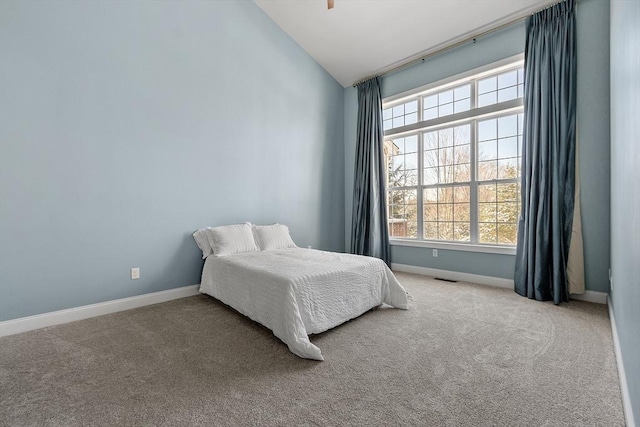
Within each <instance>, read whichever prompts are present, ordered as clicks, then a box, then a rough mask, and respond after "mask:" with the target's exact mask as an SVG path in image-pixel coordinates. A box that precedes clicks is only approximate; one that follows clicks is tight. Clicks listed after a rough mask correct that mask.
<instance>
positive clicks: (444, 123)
mask: <svg viewBox="0 0 640 427" xmlns="http://www.w3.org/2000/svg"><path fill="white" fill-rule="evenodd" d="M523 64H524V55H523V54H519V55H514V56H512V57H509V58H505V59H503V60H500V61H496V62H493V63H491V64H487V65H485V66H482V67H478V68H475V69H473V70H470V71H467V72H464V73H461V74H457V75H455V76H451V77H449V78H445V79H442V80H439V81H436V82H433V83H430V84H428V85H424V86H421V87H418V88H415V89H412V90H409V91H406V92H403V93H400V94H397V95H394V96H390V97H387V98H385V99H383V110H384V109H387V108H393V107H395V106H398V105H402V104H404V103H407V102H410V101H412V100H414V99H416V100H417V101H418V105H417V107H418V108H417V112H418V113H419V114H418V118H419V119H422V118H423V114H424V99H425V97H427V96H430V95H433V94H436V93H439V92H442V91H446V90H447V89H454V88H457V87H459V86H461V85H464V84H468V83H471V94H470V108H469V110H467V111H462V112H459V113H453V114H449V115H446V116H443V117H437V118H433V119H427V120H419V121H417V122H416V123H413V124H410V125H404V126H400V127H397V128H391V129H387V130H385V131H384V140H385V141H387V140H389V139H391V138H394V137H395V138H401V137H407V136H412V135H416V136H417V137H418V147H417V151H418V152H417V156H418V159H417V167H418V176H417V184H416V185H410V186H403V187H389V188H387V191H386V193H385V201H386V203H387V207H388V206H389V202H388V197H389V192H390V191H393V190H415V191H416V196H417V197H416V198H417V200H416V206H417V218H416V222H417V231H416V237H415V238H413V237H411V238H403V237H392V236H389V240H390V243H391V244H392V245H397V246H409V247H428V248H434V249H447V250H461V251H469V252H485V253H496V254H508V255H513V254H515V245H509V244H499V243H480V242H479V236H478V228H479V221H478V209H479V204H478V200H477V195H478V186H479V185H482V184H484V183H514V182H515V183H517V184H518V185H519V177H516V178H505V179H497V177H496V179H493V180H483V181H480V180H479V179H478V178H479V177H478V175H477V171H476V169H477V167H478V161H479V159H478V157H477V153H476V150H477V147H478V141H477V138H476V133H477V128H478V122H479V121H481V120H486V119H493V118H495V119H498V118H499V117H503V116H509V115H513V114H521V113H523V110H524V102H523V98H516V99H513V100H509V101H503V102H496V103H495V104H492V105H486V106H483V107H476V103H477V98H478V97H477V90H478V83H479V81H480V80H482V79H483V78H486V77H489V76H493V75H498V74H501V73H504V72H507V71H509V70H511V69H518V68H521V67H522V66H523ZM518 83H519V82H516V87H517V85H518ZM464 124H469V125H470V144H471V146H470V149H471V158H470V181H466V182H452V183H447V184H444V186H448V185H451V186H455V185H460V184H461V185H466V186H469V189H470V200H469V202H470V219H469V227H470V235H469V242H462V241H445V240H427V239H425V238H424V229H423V227H424V217H423V215H424V205H423V192H424V190H425V189H426V188H442V187H443V184H437V185H435V186H430V185H426V184H424V179H423V174H424V134H425V133H427V132H429V131H433V130H438V129H446V128H453V127H455V126H460V125H464ZM390 233H391V231H390ZM474 240H475V241H474Z"/></svg>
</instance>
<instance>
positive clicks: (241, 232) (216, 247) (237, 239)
mask: <svg viewBox="0 0 640 427" xmlns="http://www.w3.org/2000/svg"><path fill="white" fill-rule="evenodd" d="M207 236H208V238H209V245H211V249H212V250H213V255H214V256H225V255H231V254H237V253H241V252H256V251H259V250H260V248H258V247H257V246H256V242H255V240H254V239H253V232H252V230H251V224H250V223H245V224H235V225H222V226H220V227H213V228H211V229H209V230H208V233H207Z"/></svg>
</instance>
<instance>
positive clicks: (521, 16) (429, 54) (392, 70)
mask: <svg viewBox="0 0 640 427" xmlns="http://www.w3.org/2000/svg"><path fill="white" fill-rule="evenodd" d="M556 3H561V1H558V0H553V1H552V2H550V3H549V4H548V5H546V6H545V7H543V8H540V9H535V10H533V11H528V12H524V13H520V14H518V15H517V16H516V17H515V18H512V19H509V20H508V21H507V22H504V23H502V24H498V25H496V26H495V27H491V28H489V29H486V30H484V31H480V32H478V33H476V34H473V35H471V36H468V37H465V38H464V39H462V40H458V41H454V42H452V43H450V44H447V45H445V46H442V47H440V48H436V49H435V50H433V51H431V52H428V51H427V53H425V54H423V55H420V56H419V57H418V58H415V59H410V60H408V61H407V62H403V63H401V64H398V65H396V66H393V67H391V68H389V69H387V70H384V71H382V72H380V73H377V74H373V75H371V76H369V77H367V78H364V79H360V80H358V81H357V82H355V83H353V87H356V86H358V85H359V84H360V83H362V82H366V81H367V80H369V79H373V78H375V77H383V76H386V75H388V74H391V73H395V72H396V71H398V70H401V69H403V68H406V67H409V66H411V65H413V64H417V63H418V62H424V61H425V60H426V59H428V58H431V57H432V56H436V55H439V54H441V53H443V52H446V51H447V50H450V49H454V48H456V47H458V46H461V45H463V44H466V43H469V42H473V43H475V42H476V39H477V38H480V37H483V36H486V35H487V34H491V33H493V32H496V31H499V30H502V29H503V28H506V27H509V26H511V25H513V24H515V23H517V22H520V21H524V20H525V19H527V18H528V17H529V16H531V15H533V14H536V13H538V12H540V11H543V10H545V9H548V8H549V7H551V6H553V5H555V4H556ZM577 5H578V2H577V1H576V7H577Z"/></svg>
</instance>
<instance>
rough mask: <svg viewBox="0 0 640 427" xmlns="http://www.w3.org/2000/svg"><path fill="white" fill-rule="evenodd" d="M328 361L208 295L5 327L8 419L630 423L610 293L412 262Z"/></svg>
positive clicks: (332, 340)
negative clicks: (535, 297)
mask: <svg viewBox="0 0 640 427" xmlns="http://www.w3.org/2000/svg"><path fill="white" fill-rule="evenodd" d="M398 278H399V279H400V281H401V282H402V283H403V285H404V286H405V288H406V289H407V290H408V291H409V292H410V293H411V295H412V296H413V302H412V304H411V309H410V310H408V311H403V310H395V309H390V308H381V309H377V310H374V311H371V312H369V313H366V314H364V315H363V316H361V317H359V318H358V319H355V320H353V321H351V322H348V323H346V324H344V325H342V326H339V327H337V328H335V329H333V330H330V331H328V332H326V333H324V334H322V335H319V336H315V337H313V338H312V341H313V342H314V343H315V344H316V345H318V346H319V347H320V348H321V350H322V352H323V355H324V357H325V359H326V360H325V361H324V362H315V361H308V360H303V359H300V358H298V357H296V356H294V355H293V354H291V353H290V352H289V351H288V349H287V347H286V346H285V345H284V344H282V343H281V342H280V341H279V340H278V339H277V338H275V337H274V336H273V335H272V334H271V332H270V331H269V330H267V329H265V328H263V327H261V326H260V325H257V324H255V323H253V322H251V321H250V320H248V319H247V318H245V317H243V316H241V315H239V314H237V313H236V312H234V311H232V310H231V309H229V308H228V307H226V306H224V305H222V304H221V303H219V302H217V301H216V300H214V299H213V298H210V297H206V296H195V297H191V298H185V299H181V300H176V301H171V302H168V303H164V304H158V305H154V306H148V307H143V308H139V309H135V310H131V311H127V312H123V313H116V314H112V315H107V316H102V317H98V318H93V319H88V320H83V321H80V322H75V323H71V324H67V325H61V326H56V327H51V328H47V329H43V330H39V331H33V332H29V333H25V334H21V335H16V336H10V337H5V338H2V339H0V393H1V396H0V423H1V424H2V425H10V426H19V425H194V424H195V425H198V424H199V425H220V426H226V425H228V426H236V425H254V426H267V425H283V426H289V425H314V426H324V425H336V426H344V425H356V426H366V425H431V426H485V425H486V426H488V425H504V426H562V425H575V426H616V425H624V419H623V413H622V404H621V397H620V390H619V382H618V377H617V371H616V365H615V359H614V353H613V344H612V337H611V326H610V323H609V319H608V315H607V309H606V307H605V306H604V305H596V304H590V303H585V302H580V301H572V302H571V303H569V304H565V305H562V306H560V307H556V306H554V305H553V304H551V303H540V302H535V301H530V300H528V299H525V298H522V297H520V296H518V295H516V294H515V293H514V292H512V291H510V290H505V289H499V288H492V287H488V286H481V285H471V284H464V283H447V282H440V281H436V280H433V279H428V278H425V277H421V276H414V275H409V274H403V273H399V274H398Z"/></svg>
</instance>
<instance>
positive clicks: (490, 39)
mask: <svg viewBox="0 0 640 427" xmlns="http://www.w3.org/2000/svg"><path fill="white" fill-rule="evenodd" d="M577 16H578V26H577V33H578V34H577V38H578V40H577V42H578V73H579V78H578V103H579V105H578V113H577V115H578V133H579V136H580V156H581V157H580V159H581V162H582V163H581V165H580V170H581V173H582V209H583V233H584V241H585V257H586V259H585V264H586V267H585V270H586V281H587V289H590V290H595V291H603V292H607V291H608V267H609V265H608V259H609V231H608V227H609V166H608V159H609V137H608V131H609V113H608V107H607V106H608V99H609V98H608V88H609V82H608V79H609V74H608V64H609V53H608V52H609V49H608V40H609V23H608V16H609V5H608V2H607V1H602V0H581V1H580V3H579V9H578V15H577ZM524 42H525V25H524V22H520V23H516V24H514V25H512V26H509V27H507V28H505V29H503V30H501V31H498V32H496V33H493V34H490V35H488V36H486V37H481V38H479V39H478V40H477V41H476V43H475V44H473V43H468V44H465V45H463V46H461V47H458V48H456V49H453V50H450V51H447V52H445V53H443V54H441V55H438V56H435V57H432V58H429V59H427V60H426V61H424V62H422V63H419V64H416V65H414V66H411V67H409V68H406V69H403V70H401V71H398V72H396V73H394V74H391V75H388V76H385V77H384V78H383V79H382V80H383V83H382V85H383V87H382V90H383V93H382V96H383V97H387V96H391V95H395V94H397V93H401V92H404V91H407V90H411V89H413V88H416V87H419V86H422V85H426V84H429V83H432V82H436V81H438V80H441V79H443V78H446V77H449V76H452V75H455V74H459V73H462V72H464V71H468V70H471V69H474V68H477V67H480V66H482V65H486V64H490V63H492V62H495V61H497V60H500V59H503V58H507V57H510V56H513V55H516V54H519V53H522V52H523V51H524ZM356 115H357V93H356V90H355V89H354V88H347V89H345V128H344V133H345V168H346V173H345V212H346V214H345V220H346V231H347V240H346V245H347V247H348V244H349V233H350V229H351V227H350V224H351V207H352V200H351V198H352V194H353V165H354V152H355V139H356V128H355V119H354V118H355V116H356ZM438 252H439V253H438V255H439V256H438V258H434V257H432V252H431V250H430V249H426V248H415V247H400V246H393V247H392V250H391V256H392V261H393V262H394V263H399V264H409V265H416V266H421V267H429V268H437V269H443V270H455V271H460V272H464V273H472V274H480V275H487V276H495V277H503V278H513V269H514V262H515V257H514V256H511V255H492V254H479V253H476V252H463V251H446V250H442V249H440V250H439V251H438Z"/></svg>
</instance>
